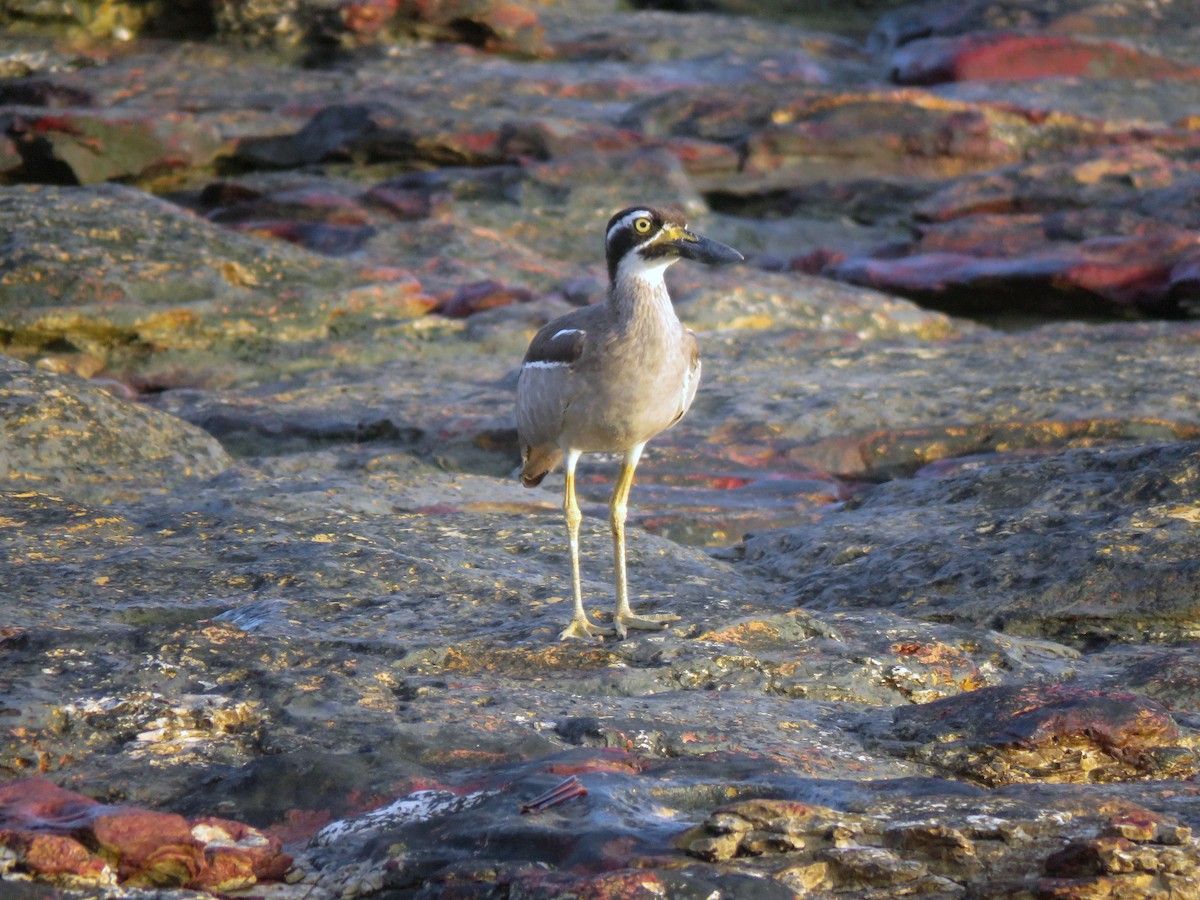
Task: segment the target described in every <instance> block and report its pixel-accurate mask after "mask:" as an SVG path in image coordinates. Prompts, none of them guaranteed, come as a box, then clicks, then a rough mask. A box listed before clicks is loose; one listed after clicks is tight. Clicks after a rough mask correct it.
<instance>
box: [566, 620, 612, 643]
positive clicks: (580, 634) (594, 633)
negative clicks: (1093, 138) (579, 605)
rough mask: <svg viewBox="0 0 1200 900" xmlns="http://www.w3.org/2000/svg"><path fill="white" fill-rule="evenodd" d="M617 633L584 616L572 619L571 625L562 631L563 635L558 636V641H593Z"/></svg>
mask: <svg viewBox="0 0 1200 900" xmlns="http://www.w3.org/2000/svg"><path fill="white" fill-rule="evenodd" d="M615 633H616V632H615V630H614V629H612V628H608V627H606V626H604V625H597V624H596V623H595V622H593V621H591V620H590V619H589V618H588V617H587V616H584V617H583V618H578V617H576V618H574V619H572V620H571V624H570V625H568V626H567V627H566V628H564V629H563V630H562V634H560V635H559V636H558V639H559V640H560V641H591V640H595V639H596V638H603V637H604V636H605V635H609V634H615Z"/></svg>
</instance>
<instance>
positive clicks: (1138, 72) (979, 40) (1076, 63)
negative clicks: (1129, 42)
mask: <svg viewBox="0 0 1200 900" xmlns="http://www.w3.org/2000/svg"><path fill="white" fill-rule="evenodd" d="M1064 77H1066V78H1196V77H1200V69H1197V68H1196V67H1194V66H1188V65H1185V64H1184V63H1181V62H1177V61H1175V60H1173V59H1167V58H1166V57H1162V56H1155V55H1153V54H1150V53H1143V52H1141V51H1138V50H1134V49H1132V48H1130V47H1126V46H1124V45H1123V44H1117V43H1114V42H1112V41H1083V40H1079V39H1077V38H1072V37H1067V36H1063V35H1041V34H1037V35H1026V34H1016V33H1011V32H982V33H980V32H976V33H973V34H966V35H962V36H959V37H953V38H941V37H935V38H927V39H925V40H920V41H913V42H911V43H908V44H905V45H904V46H903V47H902V48H901V49H900V50H898V51H897V52H896V53H895V54H894V55H893V57H892V80H893V81H895V82H896V83H898V84H939V83H941V82H945V81H973V80H996V81H1025V80H1030V79H1036V78H1064Z"/></svg>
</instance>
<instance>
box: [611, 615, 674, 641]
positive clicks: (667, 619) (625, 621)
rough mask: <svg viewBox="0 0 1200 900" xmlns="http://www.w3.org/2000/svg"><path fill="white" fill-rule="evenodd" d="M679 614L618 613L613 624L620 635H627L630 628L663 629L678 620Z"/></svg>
mask: <svg viewBox="0 0 1200 900" xmlns="http://www.w3.org/2000/svg"><path fill="white" fill-rule="evenodd" d="M678 621H679V616H673V615H671V614H670V613H659V614H658V615H653V616H635V615H633V614H632V613H631V614H628V615H617V616H616V617H615V618H614V619H613V626H614V628H615V630H616V632H617V635H618V637H622V638H623V637H625V635H626V633H627V632H628V630H629V629H630V628H633V629H636V630H638V631H662V630H663V629H664V628H666V627H667V626H668V625H670V624H671V623H672V622H678Z"/></svg>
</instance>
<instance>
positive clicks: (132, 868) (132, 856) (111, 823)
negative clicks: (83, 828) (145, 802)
mask: <svg viewBox="0 0 1200 900" xmlns="http://www.w3.org/2000/svg"><path fill="white" fill-rule="evenodd" d="M108 809H109V810H111V811H108V812H104V813H103V814H100V815H97V816H96V817H95V818H94V819H93V821H92V822H91V827H90V829H89V832H90V835H89V836H90V837H91V838H92V839H94V840H95V842H96V844H97V845H98V847H99V852H100V854H101V855H103V856H104V857H106V858H108V859H111V860H113V861H114V862H115V863H116V868H117V874H118V876H119V877H120V879H121V880H122V881H123V882H124V881H133V882H137V883H144V884H156V885H184V884H187V883H189V882H191V881H193V880H194V879H195V878H196V877H197V876H198V875H199V874H200V873H201V871H202V870H203V868H204V853H203V851H202V850H201V847H200V843H199V842H198V841H197V840H196V839H195V838H193V837H192V830H191V827H190V826H189V825H188V823H187V820H186V819H184V817H183V816H177V815H174V814H172V813H159V812H151V811H150V810H145V809H135V808H133V807H109V808H108Z"/></svg>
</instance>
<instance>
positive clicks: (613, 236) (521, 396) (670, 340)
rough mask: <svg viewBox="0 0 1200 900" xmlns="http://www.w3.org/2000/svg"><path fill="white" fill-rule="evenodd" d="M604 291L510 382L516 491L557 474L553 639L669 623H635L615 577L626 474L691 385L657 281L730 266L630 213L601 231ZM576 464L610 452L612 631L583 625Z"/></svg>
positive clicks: (685, 339) (728, 256)
mask: <svg viewBox="0 0 1200 900" xmlns="http://www.w3.org/2000/svg"><path fill="white" fill-rule="evenodd" d="M604 245H605V257H606V260H607V263H608V292H607V295H606V296H605V298H604V299H603V300H601V301H597V302H596V303H593V304H592V305H590V306H585V307H581V308H579V309H575V310H572V311H571V312H569V313H566V314H565V315H562V316H559V317H558V318H556V319H554V320H553V321H551V322H549V323H547V324H546V325H544V326H543V327H542V328H541V329H539V330H538V332H537V333H536V334H535V335H534V337H533V340H532V341H530V344H529V349H528V350H527V351H526V353H525V358H524V360H523V361H522V363H521V369H520V372H519V374H518V377H517V437H518V440H519V443H520V447H521V470H520V476H521V483H522V484H524V485H525V486H526V487H534V486H536V485H538V484H540V483H541V481H542V479H543V478H545V477H546V475H547V474H549V473H550V472H551V471H553V470H554V469H555V468H556V467H557V466H558V464H559V463H560V462H561V463H563V467H564V474H565V481H566V484H565V486H564V489H563V514H564V517H565V518H566V524H567V538H568V544H569V546H570V552H571V583H572V590H573V596H574V613H573V616H572V618H571V622H570V624H569V625H567V627H566V628H565V629H563V631H562V633H561V635H560V636H559V637H560V639H561V640H568V639H578V640H592V639H603V638H604V637H606V636H609V635H612V634H616V636H617V637H619V638H622V639H623V638H625V637H626V636H627V634H628V629H631V628H633V629H642V630H660V629H663V628H666V627H667V625H668V624H670V623H671V622H677V621H679V616H675V615H666V614H660V615H637V614H635V613H634V612H633V610H632V609H631V608H630V605H629V585H628V581H627V578H626V572H625V516H626V511H627V508H628V500H629V492H630V488H631V486H632V484H633V473H634V470H635V469H636V468H637V464H638V460H639V459H640V458H641V455H642V450H643V448H645V446H646V443H647V441H649V440H650V439H651V438H653V437H654V436H655V435H657V434H659V433H661V432H662V431H665V430H666V429H668V428H670V427H671V426H672V425H674V424H675V423H676V422H678V421H679V420H680V419H681V418H683V416H684V414H685V413H686V412H687V411H688V408H689V407H690V406H691V405H692V400H693V399H695V396H696V388H697V387H698V386H699V384H700V347H699V343H698V341H697V340H696V335H695V334H694V333H693V332H692V331H691V330H690V329H688V328H685V327H684V326H683V324H682V323H681V322H680V321H679V317H678V316H677V315H676V313H675V308H674V306H673V305H672V303H671V297H670V294H669V293H668V292H667V285H666V282H665V281H664V280H663V273H664V272H665V271H666V270H667V268H668V267H669V266H671V265H672V264H674V263H676V262H678V261H679V260H681V259H688V260H693V261H695V262H700V263H705V264H708V265H724V264H728V263H737V262H741V261H742V260H743V259H744V257H743V256H742V254H741V253H739V252H738V251H737V250H735V249H733V248H732V247H729V246H727V245H725V244H722V243H720V242H719V241H715V240H712V239H711V238H706V237H703V236H702V235H699V234H696V233H695V232H694V231H691V230H689V228H688V226H687V222H686V220H685V218H684V217H683V215H682V214H681V213H680V212H679V211H677V210H674V209H658V208H655V207H653V206H631V207H628V208H626V209H623V210H621V211H620V212H618V213H617V214H616V215H614V216H613V217H612V218H611V219H610V220H609V222H608V227H607V229H606V231H605V238H604ZM583 453H620V454H622V458H621V468H620V471H619V473H618V475H617V479H616V483H615V485H614V487H613V492H612V497H611V499H610V501H609V525H610V528H611V530H612V539H613V567H614V581H615V588H616V609H615V612H614V614H613V620H612V622H613V627H612V628H608V627H606V626H603V625H600V624H597V623H595V622H593V621H592V620H591V619H589V618H588V616H587V612H586V611H585V609H584V606H583V589H582V586H581V584H580V575H579V526H580V523H581V521H582V518H583V516H582V514H581V513H580V511H579V504H578V502H577V501H576V498H575V467H576V464H577V463H578V461H579V457H580V455H581V454H583Z"/></svg>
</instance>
